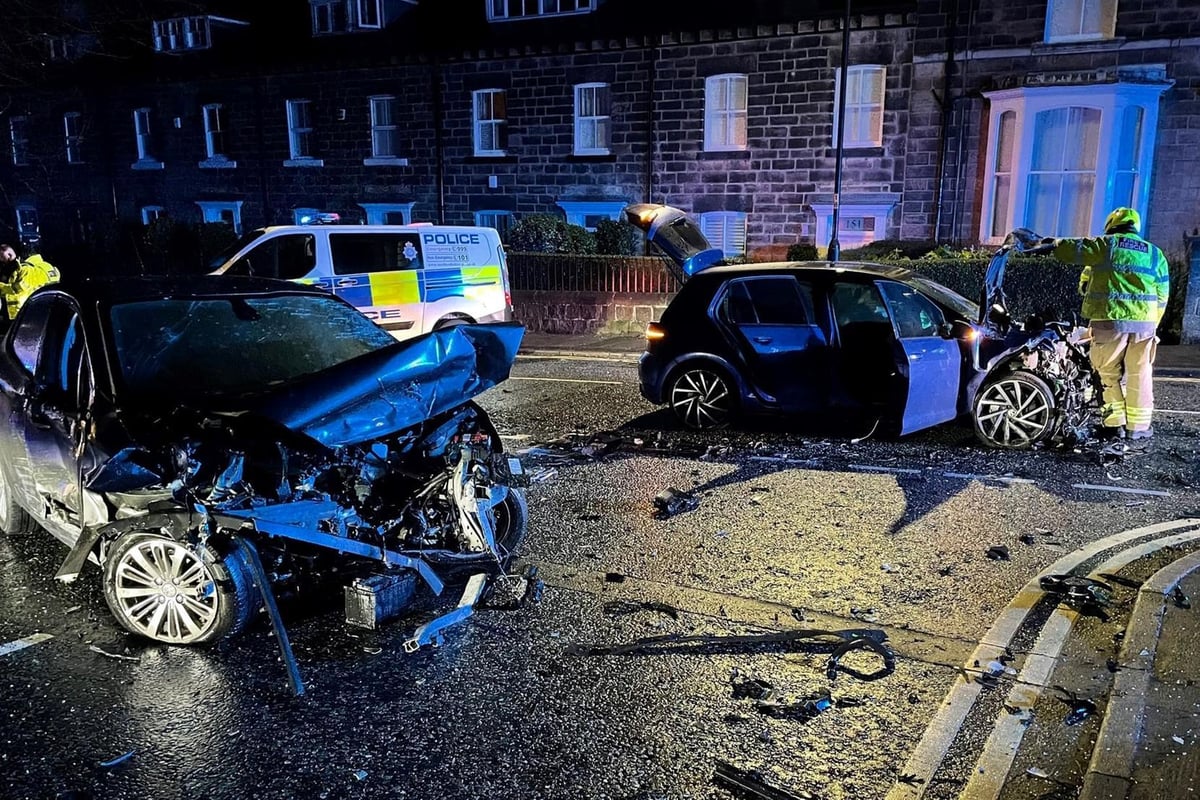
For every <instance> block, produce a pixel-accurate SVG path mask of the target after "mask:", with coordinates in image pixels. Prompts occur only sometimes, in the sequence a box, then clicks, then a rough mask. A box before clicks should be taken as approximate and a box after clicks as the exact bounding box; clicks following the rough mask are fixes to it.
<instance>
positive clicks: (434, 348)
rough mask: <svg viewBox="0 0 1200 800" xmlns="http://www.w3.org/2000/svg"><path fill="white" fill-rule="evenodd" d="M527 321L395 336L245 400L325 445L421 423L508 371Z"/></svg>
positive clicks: (254, 408)
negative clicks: (358, 354)
mask: <svg viewBox="0 0 1200 800" xmlns="http://www.w3.org/2000/svg"><path fill="white" fill-rule="evenodd" d="M524 333H525V328H524V327H523V326H521V325H518V324H513V323H504V324H493V325H461V326H458V327H455V328H449V329H447V330H443V331H437V332H435V333H431V334H427V335H425V336H421V337H418V338H416V339H412V340H410V341H407V342H397V343H396V345H395V346H389V347H385V348H383V349H381V350H376V351H374V352H372V353H368V354H366V355H364V356H361V357H359V358H356V359H354V360H352V361H347V362H345V363H344V364H339V365H338V366H336V367H333V368H332V369H328V370H324V371H322V372H319V373H316V374H314V375H309V376H306V377H304V378H302V379H300V380H299V381H295V382H293V383H291V384H289V385H287V386H286V387H281V388H280V389H278V390H275V391H272V392H269V393H268V394H266V395H261V396H259V397H256V398H254V399H253V400H251V401H250V404H249V406H248V407H247V408H246V412H247V413H249V414H253V415H257V416H261V417H265V418H267V419H270V420H272V421H274V422H277V423H278V424H280V425H282V426H284V427H286V428H288V429H289V430H291V431H294V432H296V433H301V434H304V435H305V436H308V437H310V438H312V439H314V440H316V441H318V442H320V443H321V444H324V445H326V446H328V447H340V446H343V445H349V444H359V443H361V442H366V441H370V440H372V439H377V438H380V437H383V436H387V435H389V434H392V433H396V432H397V431H400V430H403V429H404V428H408V427H411V426H413V425H419V424H420V423H422V422H424V421H425V420H427V419H429V418H430V417H433V416H436V415H438V414H441V413H443V412H446V411H449V410H451V409H453V408H456V407H457V406H460V405H462V404H463V403H465V402H466V401H468V400H470V399H471V398H472V397H475V396H476V395H478V394H480V393H482V392H484V391H486V390H488V389H490V388H492V387H493V386H495V385H496V384H498V383H500V382H502V381H504V380H505V379H507V378H508V375H509V371H510V370H511V368H512V364H513V361H514V360H515V359H516V356H517V348H518V347H519V346H520V344H521V338H522V336H523V335H524Z"/></svg>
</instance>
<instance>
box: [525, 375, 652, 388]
mask: <svg viewBox="0 0 1200 800" xmlns="http://www.w3.org/2000/svg"><path fill="white" fill-rule="evenodd" d="M509 380H510V381H548V382H550V383H596V384H600V385H602V386H632V385H633V384H631V383H628V382H626V381H593V380H587V379H585V378H526V377H518V376H516V375H512V376H510V377H509Z"/></svg>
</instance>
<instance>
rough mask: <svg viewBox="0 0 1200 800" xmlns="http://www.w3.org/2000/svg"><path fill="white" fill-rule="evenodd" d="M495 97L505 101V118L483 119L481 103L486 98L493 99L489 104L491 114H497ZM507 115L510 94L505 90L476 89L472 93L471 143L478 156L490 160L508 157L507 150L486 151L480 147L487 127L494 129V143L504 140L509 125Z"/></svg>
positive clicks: (492, 117)
mask: <svg viewBox="0 0 1200 800" xmlns="http://www.w3.org/2000/svg"><path fill="white" fill-rule="evenodd" d="M495 95H499V96H500V97H501V98H502V100H503V103H504V113H505V116H503V117H498V116H491V117H488V118H486V119H485V118H482V117H481V116H480V114H479V104H480V101H481V100H482V99H483V98H484V96H489V97H490V98H492V99H490V100H489V101H488V102H489V107H490V109H491V113H492V114H493V115H494V114H495V113H496V101H495V99H494V96H495ZM507 115H508V92H507V91H505V90H504V89H476V90H475V91H473V92H471V143H472V145H474V147H473V150H474V153H475V155H476V156H482V157H485V158H488V157H494V156H503V155H507V153H508V151H507V150H505V149H502V148H494V149H491V150H484V149H483V148H482V147H481V145H480V143H481V142H482V140H483V129H484V127H485V126H490V127H491V128H492V129H493V133H492V137H493V141H495V142H499V141H500V140H501V139H502V138H503V135H502V134H503V132H504V130H505V128H506V126H507V125H508V116H507Z"/></svg>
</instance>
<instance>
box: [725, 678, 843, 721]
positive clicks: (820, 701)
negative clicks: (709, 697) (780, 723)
mask: <svg viewBox="0 0 1200 800" xmlns="http://www.w3.org/2000/svg"><path fill="white" fill-rule="evenodd" d="M741 676H742V673H741V671H740V670H738V669H736V668H735V669H734V671H733V674H732V675H730V684H731V685H732V687H733V698H734V699H735V700H746V699H749V700H753V701H754V709H755V710H756V711H757V712H758V713H760V714H765V715H766V716H769V717H775V718H776V719H791V720H797V721H799V722H807V721H809V720H810V719H812V718H814V717H816V716H818V715H819V714H821V713H822V712H825V711H828V710H829V709H830V708H833V706H834V701H833V697H831V696H830V694H829V692H827V691H826V692H822V693H820V694H815V695H812V696H810V697H801V698H794V697H790V696H788V695H786V694H784V693H782V692H780V691H779V690H778V689H776V688H775V687H774V686H773V685H772V684H771V683H769V682H768V681H765V680H762V679H761V678H750V677H741Z"/></svg>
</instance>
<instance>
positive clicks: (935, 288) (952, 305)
mask: <svg viewBox="0 0 1200 800" xmlns="http://www.w3.org/2000/svg"><path fill="white" fill-rule="evenodd" d="M909 283H911V284H912V285H913V286H916V287H917V288H918V289H920V290H921V292H922V293H924V294H926V295H928V296H929V297H930V298H931V299H932V300H933V301H934V302H935V303H938V304H939V305H942V306H945V307H946V308H948V309H950V310H951V311H953V312H954V313H956V314H960V315H962V317H963V318H964V319H966V321H967V322H974V321H975V320H977V319H979V306H978V305H977V304H976V303H972V302H971V301H970V300H968V299H967V298H965V297H963V296H962V295H961V294H959V293H958V292H955V291H952V290H950V289H947V288H946V287H945V286H942V285H941V284H940V283H934V282H933V281H931V280H929V279H928V278H922V277H921V276H920V275H913V276H912V277H911V278H909Z"/></svg>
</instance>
